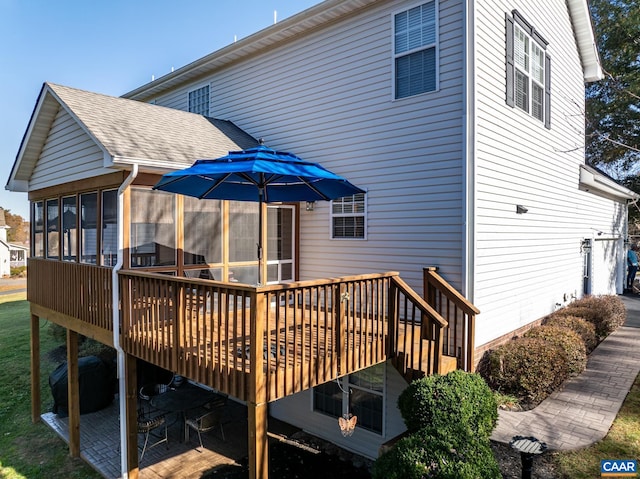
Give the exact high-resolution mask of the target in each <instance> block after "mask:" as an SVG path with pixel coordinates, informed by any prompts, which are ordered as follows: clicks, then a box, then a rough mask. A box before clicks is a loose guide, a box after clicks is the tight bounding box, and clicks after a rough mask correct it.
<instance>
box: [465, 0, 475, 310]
mask: <svg viewBox="0 0 640 479" xmlns="http://www.w3.org/2000/svg"><path fill="white" fill-rule="evenodd" d="M475 3H476V2H475V0H467V1H466V5H465V10H466V11H465V17H464V22H465V28H464V31H465V43H464V49H465V52H464V53H465V54H464V58H465V62H464V66H463V68H464V70H465V71H464V74H463V79H464V80H463V81H464V85H463V87H464V88H463V92H464V93H463V135H464V136H463V142H462V143H463V162H462V168H463V185H462V187H463V196H464V202H463V205H464V211H463V212H462V220H463V228H462V229H463V231H462V235H463V255H462V258H463V264H462V293H463V294H464V296H465V297H466V298H467V299H468V300H469V301H471V302H472V303H474V302H475V255H476V234H475V232H476V214H475V209H476V202H475V198H476V121H477V120H476V106H475V95H476V89H477V85H476V77H475V62H476V35H475V18H476V11H475Z"/></svg>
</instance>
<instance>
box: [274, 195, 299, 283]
mask: <svg viewBox="0 0 640 479" xmlns="http://www.w3.org/2000/svg"><path fill="white" fill-rule="evenodd" d="M295 219H296V215H295V207H294V206H292V205H278V206H271V205H269V206H268V207H267V284H274V283H287V282H291V281H293V280H294V279H295V271H296V268H295V249H296V233H295V232H296V227H295Z"/></svg>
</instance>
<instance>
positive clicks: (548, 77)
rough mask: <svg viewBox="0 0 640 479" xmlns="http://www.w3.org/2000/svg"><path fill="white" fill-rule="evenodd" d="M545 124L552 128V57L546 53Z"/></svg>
mask: <svg viewBox="0 0 640 479" xmlns="http://www.w3.org/2000/svg"><path fill="white" fill-rule="evenodd" d="M544 126H545V128H549V129H550V128H551V57H550V56H549V55H548V54H546V53H545V55H544Z"/></svg>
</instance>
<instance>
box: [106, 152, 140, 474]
mask: <svg viewBox="0 0 640 479" xmlns="http://www.w3.org/2000/svg"><path fill="white" fill-rule="evenodd" d="M136 176H138V165H137V164H136V163H134V164H132V165H131V173H130V174H129V176H128V177H127V179H126V180H124V183H122V184H121V185H120V188H118V261H117V262H116V265H115V266H114V268H113V271H112V272H111V283H112V287H111V291H112V293H111V294H112V296H111V301H112V309H113V346H114V348H115V350H116V353H117V357H118V391H119V394H118V402H119V410H120V471H121V473H122V479H127V477H128V476H129V471H128V464H127V415H126V404H127V397H126V394H125V393H124V392H125V391H126V390H127V389H126V384H125V371H124V350H123V349H122V346H121V345H120V307H119V303H120V287H119V283H118V271H120V269H121V268H122V264H123V262H124V206H123V195H124V192H125V190H126V189H127V188H128V187H129V185H130V184H131V183H133V180H135V179H136Z"/></svg>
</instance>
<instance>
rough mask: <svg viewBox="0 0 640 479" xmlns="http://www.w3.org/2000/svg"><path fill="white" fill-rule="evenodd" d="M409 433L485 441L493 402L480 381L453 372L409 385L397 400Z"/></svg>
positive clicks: (474, 376)
mask: <svg viewBox="0 0 640 479" xmlns="http://www.w3.org/2000/svg"><path fill="white" fill-rule="evenodd" d="M398 408H399V409H400V413H401V414H402V417H403V418H404V422H405V424H406V426H407V429H408V430H409V431H410V432H416V431H419V430H421V431H426V433H427V434H428V433H429V432H431V433H432V435H434V436H438V437H443V438H452V440H453V439H455V438H458V437H476V438H480V439H488V438H489V437H490V436H491V432H492V431H493V429H494V428H495V426H496V422H497V420H498V410H497V408H498V405H497V403H496V399H495V397H494V395H493V393H492V392H491V389H489V386H488V385H487V383H486V382H485V381H484V379H483V378H482V377H481V376H480V375H479V374H475V373H466V372H464V371H460V370H456V371H452V372H450V373H449V374H447V375H444V376H442V375H438V374H436V375H433V376H428V377H425V378H422V379H418V380H416V381H413V382H412V383H411V384H410V385H409V386H408V387H407V388H406V389H405V390H404V391H402V393H401V394H400V397H399V398H398Z"/></svg>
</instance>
